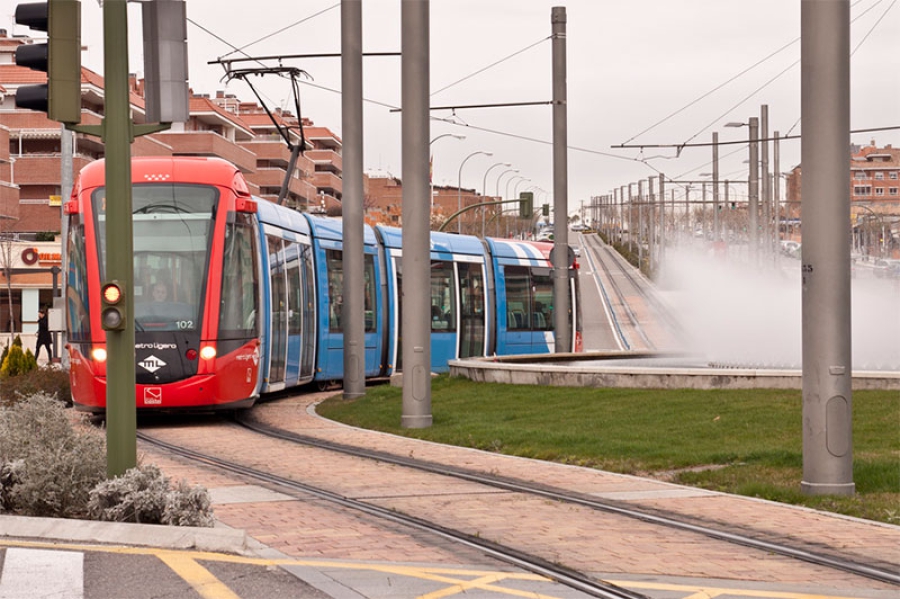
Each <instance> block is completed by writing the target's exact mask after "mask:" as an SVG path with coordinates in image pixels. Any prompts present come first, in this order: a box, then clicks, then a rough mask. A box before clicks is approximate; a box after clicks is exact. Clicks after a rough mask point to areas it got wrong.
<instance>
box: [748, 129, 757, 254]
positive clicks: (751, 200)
mask: <svg viewBox="0 0 900 599" xmlns="http://www.w3.org/2000/svg"><path fill="white" fill-rule="evenodd" d="M749 170H750V176H749V179H748V181H747V189H748V193H747V195H748V196H749V197H748V198H747V214H748V218H749V220H748V223H747V229H748V231H747V233H748V234H749V237H750V239H749V241H750V265H751V266H753V267H756V266H759V119H758V118H757V117H755V116H752V117H750V166H749Z"/></svg>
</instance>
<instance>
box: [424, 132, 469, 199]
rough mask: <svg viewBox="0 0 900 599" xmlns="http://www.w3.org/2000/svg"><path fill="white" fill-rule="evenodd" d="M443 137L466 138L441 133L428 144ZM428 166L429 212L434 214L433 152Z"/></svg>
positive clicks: (429, 144)
mask: <svg viewBox="0 0 900 599" xmlns="http://www.w3.org/2000/svg"><path fill="white" fill-rule="evenodd" d="M444 137H455V138H456V139H465V138H466V136H465V135H457V134H455V133H441V134H440V135H438V136H437V137H435V138H434V139H432V140H431V141H430V142H428V146H429V147H431V144H433V143H434V142H436V141H437V140H439V139H442V138H444ZM429 166H430V168H431V172H430V173H428V180H429V182H430V183H431V213H432V214H434V154H432V155H431V161H430V165H429Z"/></svg>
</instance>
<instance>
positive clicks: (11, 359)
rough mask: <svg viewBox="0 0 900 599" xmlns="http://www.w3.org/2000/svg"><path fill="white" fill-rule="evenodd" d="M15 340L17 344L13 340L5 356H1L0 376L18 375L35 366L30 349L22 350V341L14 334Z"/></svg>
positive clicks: (35, 361) (35, 362)
mask: <svg viewBox="0 0 900 599" xmlns="http://www.w3.org/2000/svg"><path fill="white" fill-rule="evenodd" d="M16 340H17V341H19V344H18V345H17V344H16V343H15V342H13V344H12V347H10V348H9V351H8V352H6V357H5V358H3V363H2V364H0V378H3V379H5V378H8V377H13V376H18V375H20V374H25V373H26V372H28V371H30V370H33V369H35V368H37V360H36V359H35V357H34V354H33V353H31V350H30V349H27V350H24V351H23V350H22V342H21V340H20V339H19V337H18V336H16Z"/></svg>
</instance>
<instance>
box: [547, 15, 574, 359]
mask: <svg viewBox="0 0 900 599" xmlns="http://www.w3.org/2000/svg"><path fill="white" fill-rule="evenodd" d="M550 22H551V26H552V33H553V41H552V45H553V50H552V55H553V57H552V63H553V213H554V218H553V220H554V222H553V260H552V262H553V305H554V309H553V329H554V330H555V331H556V347H555V350H556V352H557V353H560V352H568V351H572V341H571V338H570V335H569V321H570V318H569V316H570V314H569V313H570V312H571V310H572V308H571V305H570V302H569V268H568V266H569V264H568V262H569V222H568V221H569V208H568V204H569V191H568V186H569V181H568V154H567V147H568V139H569V138H568V133H567V127H568V112H567V110H566V102H567V99H566V8H565V7H564V6H554V7H553V8H552V9H551V11H550Z"/></svg>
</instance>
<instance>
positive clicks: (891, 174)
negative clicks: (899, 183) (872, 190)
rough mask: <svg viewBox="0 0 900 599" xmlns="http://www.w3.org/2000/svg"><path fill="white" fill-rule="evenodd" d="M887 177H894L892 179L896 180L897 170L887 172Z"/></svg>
mask: <svg viewBox="0 0 900 599" xmlns="http://www.w3.org/2000/svg"><path fill="white" fill-rule="evenodd" d="M888 177H889V178H891V179H894V180H895V181H896V179H897V171H893V172H892V173H889V174H888Z"/></svg>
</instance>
